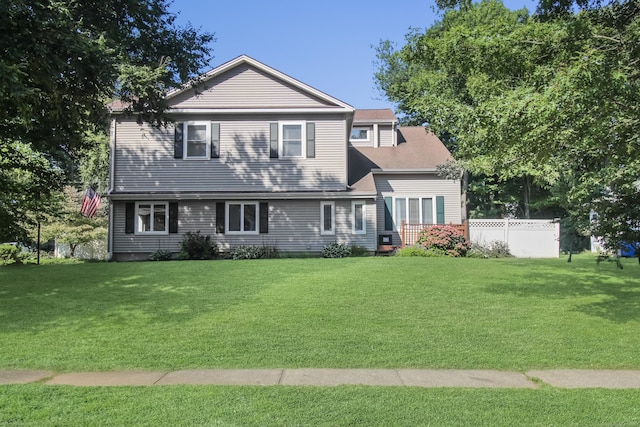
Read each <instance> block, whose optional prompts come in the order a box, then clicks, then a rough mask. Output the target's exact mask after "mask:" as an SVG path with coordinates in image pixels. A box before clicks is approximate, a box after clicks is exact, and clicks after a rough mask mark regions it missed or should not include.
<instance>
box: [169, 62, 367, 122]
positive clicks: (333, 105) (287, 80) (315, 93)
mask: <svg viewBox="0 0 640 427" xmlns="http://www.w3.org/2000/svg"><path fill="white" fill-rule="evenodd" d="M236 70H237V71H238V72H242V71H244V70H253V71H254V72H256V73H259V74H261V75H263V76H265V77H267V78H269V79H271V80H272V81H275V82H279V83H280V84H282V85H286V86H287V87H290V88H292V89H293V90H295V91H297V92H299V93H300V94H304V95H306V96H308V97H309V98H313V99H316V100H317V103H318V105H319V106H321V107H323V108H324V109H331V110H333V109H339V110H346V111H348V112H353V111H355V108H354V107H352V106H351V105H349V104H347V103H345V102H343V101H341V100H339V99H337V98H334V97H332V96H330V95H328V94H326V93H324V92H322V91H320V90H318V89H316V88H313V87H311V86H309V85H307V84H306V83H303V82H301V81H299V80H297V79H295V78H293V77H291V76H289V75H287V74H285V73H283V72H281V71H278V70H276V69H275V68H272V67H270V66H268V65H266V64H263V63H262V62H260V61H257V60H255V59H253V58H251V57H249V56H247V55H240V56H238V57H237V58H234V59H232V60H230V61H228V62H225V63H224V64H222V65H220V66H218V67H216V68H214V69H212V70H210V71H208V72H207V73H205V74H203V75H202V76H201V77H200V81H199V83H198V84H200V85H202V84H204V85H205V87H206V83H207V82H209V81H211V80H214V79H215V81H216V82H224V76H223V75H225V74H227V73H228V74H230V75H232V74H233V71H236ZM190 91H191V92H193V91H194V89H193V87H192V85H191V84H186V85H184V86H183V87H181V88H179V89H175V90H172V91H170V92H169V93H168V94H167V96H166V98H167V100H171V99H175V98H179V97H180V95H182V94H184V95H183V96H186V95H188V93H189V92H190ZM194 96H196V95H195V93H194Z"/></svg>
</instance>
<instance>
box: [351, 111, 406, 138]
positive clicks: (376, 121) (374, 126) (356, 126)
mask: <svg viewBox="0 0 640 427" xmlns="http://www.w3.org/2000/svg"><path fill="white" fill-rule="evenodd" d="M397 125H398V118H397V117H396V115H395V114H394V113H393V111H392V110H391V109H390V108H384V109H376V110H356V112H355V116H354V118H353V126H352V127H351V133H350V134H349V143H350V144H351V145H353V146H354V147H374V148H377V147H393V146H395V145H397V137H396V127H397Z"/></svg>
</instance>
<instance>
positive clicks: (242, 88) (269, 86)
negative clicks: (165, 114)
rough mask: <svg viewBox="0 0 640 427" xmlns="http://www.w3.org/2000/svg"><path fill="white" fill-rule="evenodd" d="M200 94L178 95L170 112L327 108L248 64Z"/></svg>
mask: <svg viewBox="0 0 640 427" xmlns="http://www.w3.org/2000/svg"><path fill="white" fill-rule="evenodd" d="M199 90H200V91H202V92H201V93H200V94H199V95H195V92H194V91H193V90H189V91H186V92H184V93H181V94H179V95H177V96H175V97H174V98H171V99H170V100H169V103H170V105H171V107H173V108H279V107H286V108H292V107H306V108H323V107H328V106H331V105H330V104H328V103H327V102H326V101H324V100H321V99H319V98H316V97H314V96H313V95H311V94H309V93H306V92H303V91H301V90H300V89H298V88H296V87H295V86H292V85H291V84H289V83H286V82H284V81H281V80H279V79H277V78H275V77H273V76H270V75H268V74H266V73H264V72H263V71H260V70H258V69H256V68H254V67H251V66H250V65H248V64H242V65H239V66H238V67H235V68H233V69H231V70H229V71H227V72H226V73H223V74H221V75H219V76H216V77H213V78H212V79H210V80H208V81H207V82H205V83H204V87H202V88H200V89H199Z"/></svg>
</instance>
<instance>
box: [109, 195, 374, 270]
mask: <svg viewBox="0 0 640 427" xmlns="http://www.w3.org/2000/svg"><path fill="white" fill-rule="evenodd" d="M248 200H250V199H248ZM216 202H224V201H223V200H186V201H180V202H179V207H178V212H179V214H178V215H179V225H178V233H176V234H168V235H152V236H145V235H139V234H138V235H136V234H126V233H125V203H124V202H120V201H115V202H114V217H113V253H114V258H115V259H136V258H137V259H141V258H146V257H147V256H148V254H150V253H153V252H154V251H156V250H158V249H164V250H169V251H172V252H178V251H179V249H180V242H181V241H182V237H183V235H184V234H185V233H187V232H189V231H192V232H195V231H200V233H201V234H203V235H210V236H211V237H212V240H213V241H214V242H215V243H216V244H217V245H219V247H220V248H221V249H222V250H224V251H228V250H229V249H231V248H234V247H236V246H240V245H273V246H277V247H278V248H279V249H280V251H282V252H314V253H317V252H320V251H321V250H322V248H323V247H324V246H325V245H328V244H331V243H334V242H339V243H345V244H348V245H359V246H363V247H366V248H367V249H369V250H370V251H372V252H373V251H375V249H376V230H375V222H376V220H375V202H374V201H373V200H366V201H365V202H366V203H367V207H366V218H367V224H366V231H367V234H352V223H351V221H352V214H351V200H336V201H335V212H336V233H335V235H322V234H321V233H320V200H270V201H269V202H268V203H269V233H267V234H257V235H239V234H218V233H216Z"/></svg>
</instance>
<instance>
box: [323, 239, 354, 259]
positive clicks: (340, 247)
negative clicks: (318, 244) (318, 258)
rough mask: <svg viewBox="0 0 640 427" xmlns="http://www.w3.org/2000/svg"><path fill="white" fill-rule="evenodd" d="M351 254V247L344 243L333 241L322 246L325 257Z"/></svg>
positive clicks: (342, 256) (343, 256)
mask: <svg viewBox="0 0 640 427" xmlns="http://www.w3.org/2000/svg"><path fill="white" fill-rule="evenodd" d="M350 255H351V248H350V247H349V246H347V245H345V244H343V243H337V242H336V243H331V244H329V245H326V246H325V247H323V248H322V257H323V258H345V257H348V256H350Z"/></svg>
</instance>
